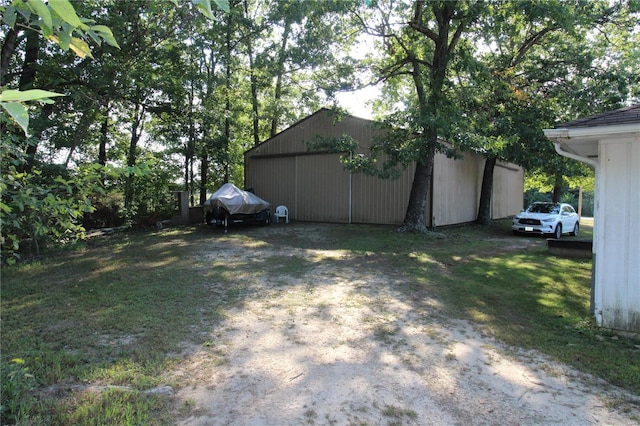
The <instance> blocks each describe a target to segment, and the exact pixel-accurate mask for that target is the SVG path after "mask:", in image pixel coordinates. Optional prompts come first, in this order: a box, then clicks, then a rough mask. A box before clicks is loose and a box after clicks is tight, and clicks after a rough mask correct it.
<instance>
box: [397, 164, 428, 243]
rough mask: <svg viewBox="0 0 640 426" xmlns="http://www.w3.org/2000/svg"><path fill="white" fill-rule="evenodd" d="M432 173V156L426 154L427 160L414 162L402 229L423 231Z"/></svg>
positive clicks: (425, 227)
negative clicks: (411, 183) (414, 168)
mask: <svg viewBox="0 0 640 426" xmlns="http://www.w3.org/2000/svg"><path fill="white" fill-rule="evenodd" d="M432 175H433V156H428V157H427V160H426V161H425V162H424V163H422V162H418V163H417V164H416V171H415V173H414V174H413V185H411V193H410V195H409V204H408V205H407V211H406V213H405V217H404V221H403V223H402V226H401V228H400V229H401V230H402V231H408V232H424V231H426V229H427V224H426V222H425V220H424V218H425V215H426V214H427V213H428V214H429V215H431V211H429V212H427V211H426V209H427V197H429V195H430V193H431V178H432Z"/></svg>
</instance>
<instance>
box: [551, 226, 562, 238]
mask: <svg viewBox="0 0 640 426" xmlns="http://www.w3.org/2000/svg"><path fill="white" fill-rule="evenodd" d="M553 236H554V238H555V239H556V240H559V239H560V237H562V225H561V224H558V226H556V229H555V231H553Z"/></svg>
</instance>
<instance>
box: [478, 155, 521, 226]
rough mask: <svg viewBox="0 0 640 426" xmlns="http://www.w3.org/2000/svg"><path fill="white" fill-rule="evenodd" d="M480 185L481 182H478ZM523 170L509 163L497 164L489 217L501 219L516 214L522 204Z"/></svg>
mask: <svg viewBox="0 0 640 426" xmlns="http://www.w3.org/2000/svg"><path fill="white" fill-rule="evenodd" d="M480 183H482V181H480ZM523 187H524V170H523V169H522V167H519V166H517V165H515V164H511V163H506V164H504V163H498V164H496V167H495V168H494V170H493V194H492V196H491V217H492V218H493V219H501V218H504V217H509V216H514V215H516V214H518V213H519V212H520V211H521V210H522V207H523V204H524V192H523V191H522V188H523Z"/></svg>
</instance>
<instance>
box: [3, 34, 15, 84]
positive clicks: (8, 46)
mask: <svg viewBox="0 0 640 426" xmlns="http://www.w3.org/2000/svg"><path fill="white" fill-rule="evenodd" d="M17 46H18V32H17V31H16V30H14V29H13V28H11V29H10V30H9V32H7V35H6V36H5V38H4V43H3V44H2V51H1V52H0V86H4V85H6V81H5V78H6V77H7V74H8V73H9V63H10V62H11V57H12V56H13V53H14V52H15V50H16V47H17Z"/></svg>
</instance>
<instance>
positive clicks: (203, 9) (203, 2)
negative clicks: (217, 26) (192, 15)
mask: <svg viewBox="0 0 640 426" xmlns="http://www.w3.org/2000/svg"><path fill="white" fill-rule="evenodd" d="M192 2H193V5H194V6H195V7H196V8H197V9H198V10H199V11H200V13H202V14H203V15H204V16H206V17H207V18H209V19H215V17H214V16H213V12H212V11H211V2H210V1H209V0H192Z"/></svg>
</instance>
